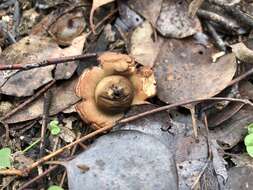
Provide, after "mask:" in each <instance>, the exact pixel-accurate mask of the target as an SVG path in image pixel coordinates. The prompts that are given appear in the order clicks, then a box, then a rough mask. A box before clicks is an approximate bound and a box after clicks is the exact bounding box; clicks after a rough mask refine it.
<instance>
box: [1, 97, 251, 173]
mask: <svg viewBox="0 0 253 190" xmlns="http://www.w3.org/2000/svg"><path fill="white" fill-rule="evenodd" d="M223 100H227V101H234V102H242V103H245V104H249V105H250V106H253V103H252V102H250V101H249V100H243V99H237V98H222V97H214V98H204V99H198V100H189V101H184V102H179V103H174V104H171V105H167V106H163V107H160V108H156V109H152V110H149V111H146V112H143V113H140V114H137V115H135V116H131V117H128V118H125V119H122V120H120V121H119V122H117V123H116V124H123V123H128V122H130V121H134V120H136V119H139V118H142V117H144V116H147V115H150V114H154V113H158V112H161V111H165V110H168V109H172V108H175V107H178V106H182V105H186V104H191V103H198V102H201V101H223ZM113 127H114V126H106V127H103V128H100V129H98V130H96V131H94V132H91V133H89V134H87V135H85V136H84V137H81V138H80V139H77V140H75V141H74V142H72V143H70V144H68V145H66V146H64V147H62V148H60V149H58V150H56V151H55V152H52V153H51V154H49V155H47V156H44V157H43V158H41V159H39V160H38V161H36V162H34V163H33V164H31V165H30V166H28V167H27V168H25V169H23V170H17V169H7V170H0V175H20V176H24V175H27V174H28V173H29V172H30V171H31V170H32V169H34V168H35V167H37V166H39V165H41V164H42V163H44V162H46V161H48V160H50V159H51V158H53V157H55V156H57V155H59V154H60V153H62V152H64V151H65V150H66V149H69V148H71V147H73V146H75V145H76V144H78V143H80V142H84V141H86V140H88V139H90V138H93V137H95V136H96V135H99V134H102V133H104V132H106V131H109V130H111V129H112V128H113Z"/></svg>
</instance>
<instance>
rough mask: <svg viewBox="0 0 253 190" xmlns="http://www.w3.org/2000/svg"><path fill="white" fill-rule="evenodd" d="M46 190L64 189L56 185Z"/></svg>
mask: <svg viewBox="0 0 253 190" xmlns="http://www.w3.org/2000/svg"><path fill="white" fill-rule="evenodd" d="M47 190H64V189H63V188H61V187H60V186H57V185H51V186H50V187H49V188H48V189H47Z"/></svg>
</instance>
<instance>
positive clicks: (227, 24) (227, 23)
mask: <svg viewBox="0 0 253 190" xmlns="http://www.w3.org/2000/svg"><path fill="white" fill-rule="evenodd" d="M197 15H198V16H199V17H201V18H205V19H207V20H211V21H213V22H215V23H217V24H220V25H221V26H223V27H224V28H225V29H227V30H228V31H233V32H235V33H238V30H239V29H240V26H239V25H237V24H236V23H235V22H233V21H231V20H229V19H227V18H224V17H223V16H221V15H218V14H216V13H213V12H210V11H207V10H203V9H199V10H198V12H197Z"/></svg>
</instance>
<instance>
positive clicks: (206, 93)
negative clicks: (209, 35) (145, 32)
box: [154, 38, 236, 103]
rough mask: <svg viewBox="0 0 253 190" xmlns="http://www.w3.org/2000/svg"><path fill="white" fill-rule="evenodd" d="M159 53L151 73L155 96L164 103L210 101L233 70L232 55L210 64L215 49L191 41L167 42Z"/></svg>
mask: <svg viewBox="0 0 253 190" xmlns="http://www.w3.org/2000/svg"><path fill="white" fill-rule="evenodd" d="M160 50H161V51H160V53H159V54H158V58H157V61H156V65H155V66H154V72H155V77H156V82H157V94H158V97H159V98H160V99H161V100H162V101H164V102H166V103H175V102H179V101H186V100H196V99H200V98H210V97H212V96H214V95H216V94H218V93H219V92H220V91H222V90H223V89H224V88H226V86H227V85H228V83H229V82H230V81H231V79H232V78H233V76H234V74H235V71H236V60H235V57H234V56H233V54H227V55H225V56H223V57H221V58H220V59H219V60H218V61H217V62H216V63H212V60H211V55H212V53H213V52H215V51H216V49H215V48H213V47H212V46H210V47H206V48H204V47H203V46H202V45H199V44H196V43H195V42H194V40H193V39H192V38H188V39H184V40H176V39H169V40H167V41H165V42H164V44H163V45H162V46H161V48H160Z"/></svg>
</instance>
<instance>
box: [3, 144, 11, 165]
mask: <svg viewBox="0 0 253 190" xmlns="http://www.w3.org/2000/svg"><path fill="white" fill-rule="evenodd" d="M10 167H11V149H10V148H2V149H0V169H6V168H10Z"/></svg>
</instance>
